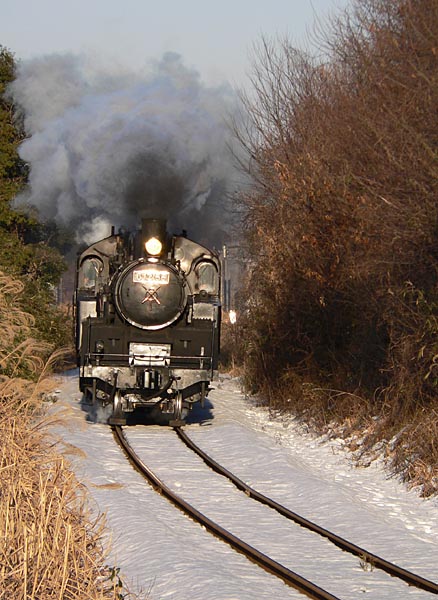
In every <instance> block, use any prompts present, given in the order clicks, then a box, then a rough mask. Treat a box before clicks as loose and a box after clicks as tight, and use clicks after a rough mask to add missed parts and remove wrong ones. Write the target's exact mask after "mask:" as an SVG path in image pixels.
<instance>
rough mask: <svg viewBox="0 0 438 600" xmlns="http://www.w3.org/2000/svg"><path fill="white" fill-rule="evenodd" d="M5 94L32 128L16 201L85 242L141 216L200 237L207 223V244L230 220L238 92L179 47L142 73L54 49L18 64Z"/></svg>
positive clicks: (131, 224)
mask: <svg viewBox="0 0 438 600" xmlns="http://www.w3.org/2000/svg"><path fill="white" fill-rule="evenodd" d="M9 93H10V95H11V97H12V99H13V100H14V101H15V103H16V104H17V105H18V106H20V107H21V108H22V111H23V115H24V118H25V128H26V131H27V133H28V134H29V136H30V137H29V138H28V139H27V140H25V141H24V142H23V143H22V145H21V147H20V155H21V157H22V158H23V159H24V160H25V161H26V162H27V163H29V165H30V182H29V183H30V185H29V187H28V189H27V191H26V192H24V193H23V194H21V195H20V196H19V197H18V198H17V205H19V206H28V205H32V206H35V207H37V209H38V211H39V214H40V216H41V217H42V218H43V219H54V220H56V221H57V222H59V223H63V224H67V225H69V227H71V228H74V230H75V231H76V232H77V238H78V239H79V240H84V241H86V242H91V241H94V240H97V239H100V238H101V237H103V236H105V235H108V234H109V231H110V226H111V225H115V226H125V227H128V228H133V227H136V226H137V225H139V223H140V219H141V217H143V216H151V217H164V218H167V219H168V221H169V225H170V228H174V229H177V228H185V229H188V230H189V232H190V233H197V234H198V235H199V229H200V228H201V227H202V237H203V238H204V239H206V240H207V239H209V240H210V242H212V241H213V242H215V241H217V240H218V236H217V233H218V230H219V231H220V229H221V227H222V224H223V227H222V228H223V229H226V228H227V224H226V222H225V221H226V217H225V214H226V205H227V192H230V191H233V188H234V187H235V182H236V181H237V179H238V174H237V172H236V171H235V169H234V167H233V160H232V157H231V155H230V152H229V150H228V147H227V146H228V142H229V140H228V137H229V132H228V129H227V127H226V123H225V118H226V117H227V115H229V114H230V113H232V112H234V108H235V107H236V97H235V95H234V93H233V92H232V90H231V89H230V88H229V87H227V86H222V87H218V88H207V87H206V86H204V85H203V84H202V82H201V81H200V78H199V75H198V73H196V72H195V71H193V70H190V69H188V68H186V67H185V66H184V64H183V63H182V60H181V58H180V57H179V56H178V55H176V54H171V53H168V54H165V55H164V57H163V58H162V60H161V61H159V62H156V63H155V64H154V65H153V66H152V68H151V70H150V72H149V73H148V74H146V75H145V74H135V73H120V72H117V71H116V70H114V69H113V70H112V71H110V70H108V68H106V69H104V68H102V67H101V66H99V67H97V66H95V65H93V64H91V63H90V62H89V61H88V60H87V59H86V58H85V57H83V56H71V55H65V56H48V57H45V58H42V59H35V60H31V61H26V62H23V63H21V64H19V68H18V73H17V79H16V80H15V81H14V82H13V83H12V84H11V86H10V90H9ZM194 229H195V231H193V230H194ZM209 230H210V235H209ZM211 232H215V233H216V237H214V236H212V234H211Z"/></svg>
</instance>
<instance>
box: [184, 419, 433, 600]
mask: <svg viewBox="0 0 438 600" xmlns="http://www.w3.org/2000/svg"><path fill="white" fill-rule="evenodd" d="M174 430H175V431H176V433H177V434H178V436H179V438H180V439H181V440H182V441H183V442H184V443H185V444H186V445H187V446H188V447H189V448H190V449H191V450H193V452H195V453H196V454H197V455H198V456H200V457H201V458H202V460H203V461H204V462H205V463H206V464H207V465H208V466H209V467H210V468H211V469H213V470H214V471H215V472H216V473H219V474H220V475H223V476H224V477H226V478H227V479H229V480H230V481H231V482H232V483H234V485H235V486H236V487H237V488H238V489H239V490H241V491H243V492H245V494H247V495H248V496H249V497H250V498H253V499H254V500H257V501H258V502H261V503H262V504H265V505H267V506H269V507H270V508H273V509H274V510H276V511H277V512H279V513H280V514H281V515H283V516H284V517H286V518H287V519H290V520H291V521H294V522H295V523H298V524H299V525H301V526H302V527H305V528H306V529H309V530H310V531H313V532H314V533H318V534H319V535H321V536H323V537H325V538H326V539H328V540H330V541H331V542H332V543H333V544H335V545H336V546H338V548H341V549H342V550H344V551H346V552H350V553H351V554H355V555H356V556H359V557H360V558H361V559H362V560H363V561H366V562H368V563H369V564H370V565H372V566H374V567H376V568H378V569H382V570H383V571H385V572H386V573H388V574H389V575H392V576H393V577H397V578H398V579H402V580H403V581H405V582H406V583H408V584H409V585H412V586H415V587H418V588H420V589H422V590H425V591H427V592H431V593H432V594H438V584H437V583H435V582H433V581H430V580H429V579H425V578H424V577H421V576H420V575H416V574H415V573H412V572H411V571H408V570H407V569H403V568H402V567H399V566H398V565H395V564H393V563H391V562H389V561H387V560H385V559H383V558H381V557H380V556H377V555H376V554H373V553H372V552H368V550H365V549H364V548H361V547H360V546H357V545H356V544H353V543H352V542H349V541H348V540H346V539H344V538H342V537H340V536H339V535H336V534H335V533H332V532H331V531H328V530H327V529H324V528H323V527H321V526H319V525H317V524H316V523H313V522H312V521H309V520H308V519H305V518H304V517H302V516H301V515H299V514H297V513H295V512H293V511H291V510H289V509H288V508H286V507H285V506H282V505H281V504H279V503H278V502H276V501H275V500H272V499H271V498H268V497H267V496H265V495H264V494H262V493H261V492H258V491H257V490H255V489H254V488H252V487H251V486H249V485H248V484H246V483H245V482H244V481H242V480H241V479H239V478H238V477H236V475H234V474H233V473H231V471H228V469H226V468H225V467H223V466H222V465H220V464H219V463H218V462H216V461H215V460H214V459H213V458H211V457H210V456H209V455H208V454H207V453H206V452H204V451H203V450H202V449H201V448H199V446H197V445H196V444H195V443H194V442H193V440H191V439H190V438H189V436H188V435H187V434H186V433H185V431H183V430H182V429H181V428H180V427H175V428H174Z"/></svg>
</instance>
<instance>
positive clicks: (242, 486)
mask: <svg viewBox="0 0 438 600" xmlns="http://www.w3.org/2000/svg"><path fill="white" fill-rule="evenodd" d="M113 432H114V436H115V438H116V440H117V442H118V444H119V445H120V446H121V447H122V449H123V451H124V453H125V454H126V455H127V457H128V458H129V460H130V461H131V463H132V464H133V465H134V466H135V467H136V468H137V470H139V471H140V472H141V473H142V475H143V476H144V477H146V478H147V480H148V481H149V482H150V484H151V485H152V486H153V487H154V488H155V489H156V490H157V491H158V492H159V493H160V494H162V495H163V496H165V497H166V498H167V499H169V500H170V501H171V502H172V503H173V504H174V505H176V506H177V507H178V508H180V509H181V510H183V511H184V512H185V513H186V514H187V515H189V516H190V517H191V518H192V519H194V520H195V521H197V522H198V523H200V524H202V525H203V526H204V527H205V528H206V529H208V530H209V531H210V532H212V533H213V534H214V535H216V536H217V537H219V538H221V539H222V540H224V541H226V542H227V543H228V544H230V545H231V546H232V547H233V548H234V549H236V550H237V551H239V552H241V553H242V554H244V555H245V556H247V557H248V558H250V559H251V560H252V561H254V562H256V563H257V564H258V565H259V566H261V567H263V568H264V569H265V570H267V571H269V572H271V573H273V574H275V575H276V576H277V577H280V578H281V579H282V580H283V581H284V582H285V583H287V584H288V585H290V586H292V587H294V588H296V589H298V590H300V591H301V592H303V593H305V594H306V595H307V596H308V597H310V598H318V599H319V598H323V599H336V596H334V595H333V594H331V593H330V592H328V591H326V590H324V589H322V588H321V587H319V586H317V585H315V584H314V583H312V582H311V581H309V580H307V579H305V578H303V577H301V576H300V575H298V574H296V573H294V572H293V571H291V570H290V569H288V568H286V567H285V566H283V565H282V564H280V563H278V562H276V561H274V560H273V559H271V558H270V557H268V556H266V555H265V554H263V553H262V552H260V551H259V550H257V549H256V548H254V547H253V546H250V545H249V544H247V543H246V542H244V541H243V540H242V539H240V538H238V537H237V536H235V535H234V534H232V533H230V532H229V531H227V530H226V529H224V528H223V527H221V526H220V525H218V524H217V523H215V522H214V521H212V520H211V519H209V518H208V517H206V516H205V515H204V514H202V513H201V512H200V511H198V510H197V509H196V508H194V507H193V506H191V505H190V504H189V503H188V502H186V501H185V500H184V499H182V498H181V497H180V496H179V495H177V494H176V493H175V492H174V491H173V490H171V489H170V488H169V487H168V486H167V485H166V484H165V483H164V482H163V481H161V480H160V479H159V477H158V476H157V475H156V474H155V473H154V472H153V471H152V470H151V469H150V468H149V467H148V466H147V465H145V463H144V462H143V461H142V460H141V458H140V457H139V456H138V455H137V454H136V453H135V451H134V450H133V448H132V447H131V446H130V444H129V442H128V440H127V439H126V437H125V435H124V433H123V430H122V428H121V427H120V426H114V427H113ZM176 433H177V435H178V437H179V438H180V439H181V440H182V441H183V442H184V443H185V444H186V445H187V446H188V447H189V448H190V449H191V450H192V451H194V452H195V453H196V454H197V455H198V456H200V457H201V458H202V460H203V461H204V462H205V463H206V464H207V465H208V466H209V467H210V468H211V469H213V470H214V471H215V472H216V473H219V474H220V475H222V476H224V477H226V478H227V479H228V480H230V481H231V482H232V483H233V484H234V485H235V486H236V487H237V488H238V489H239V490H241V491H243V492H244V493H245V494H246V495H247V496H249V497H251V498H253V499H254V500H257V501H258V502H260V503H262V504H264V505H267V506H269V507H270V508H272V509H274V510H276V511H277V512H278V513H280V514H281V515H282V516H284V517H286V518H288V519H290V520H292V521H294V522H295V523H298V524H299V525H301V526H302V527H305V528H306V529H308V530H310V531H312V532H314V533H317V534H319V535H321V536H322V537H324V538H326V539H328V540H329V541H331V542H332V543H333V544H335V545H336V546H337V547H339V548H341V549H342V550H345V551H347V552H350V553H351V554H354V555H356V556H359V557H360V558H361V560H363V561H366V562H368V563H369V564H371V565H373V566H374V567H376V568H380V569H382V570H384V571H386V572H387V573H389V574H390V575H392V576H394V577H398V578H399V579H402V580H404V581H405V582H407V583H408V584H409V585H413V586H416V587H418V588H420V589H422V590H425V591H427V592H431V593H434V594H438V585H437V584H435V583H434V582H432V581H429V580H427V579H424V578H423V577H420V576H418V575H416V574H414V573H410V572H409V571H407V570H405V569H403V568H401V567H398V566H397V565H394V564H392V563H390V562H389V561H386V560H384V559H382V558H380V557H378V556H376V555H375V554H373V553H371V552H367V551H366V550H364V549H363V548H360V547H359V546H356V545H355V544H351V543H350V542H348V541H347V540H345V539H343V538H341V537H339V536H337V535H336V534H333V533H331V532H329V531H328V530H326V529H324V528H322V527H320V526H318V525H316V524H314V523H312V522H311V521H309V520H307V519H304V518H303V517H301V516H300V515H298V514H296V513H294V512H293V511H290V510H289V509H287V508H286V507H284V506H282V505H280V504H279V503H277V502H275V501H274V500H272V499H270V498H268V497H266V496H264V495H263V494H261V493H260V492H258V491H257V490H255V489H253V488H251V487H250V486H248V485H247V484H246V483H244V482H243V481H242V480H240V479H239V478H237V477H236V476H235V475H234V474H232V473H231V472H230V471H228V470H227V469H225V468H224V467H222V466H221V465H220V464H219V463H217V462H216V461H214V460H213V459H212V458H211V457H209V456H208V455H207V454H206V453H205V452H204V451H202V450H201V449H200V448H199V447H198V446H197V445H196V444H195V443H194V442H193V441H192V440H191V439H190V438H189V437H188V436H187V434H186V433H185V432H184V431H182V430H181V429H180V428H176Z"/></svg>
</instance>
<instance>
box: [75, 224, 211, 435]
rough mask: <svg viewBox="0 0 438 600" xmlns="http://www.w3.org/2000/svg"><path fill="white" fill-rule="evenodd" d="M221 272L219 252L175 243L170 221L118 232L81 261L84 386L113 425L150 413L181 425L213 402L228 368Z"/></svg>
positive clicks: (79, 341)
mask: <svg viewBox="0 0 438 600" xmlns="http://www.w3.org/2000/svg"><path fill="white" fill-rule="evenodd" d="M220 267H221V265H220V261H219V257H218V255H217V254H216V253H215V252H212V251H210V250H208V249H207V248H205V247H204V246H202V245H200V244H197V243H195V242H194V241H192V240H190V239H188V238H187V236H186V235H185V233H184V232H183V234H182V235H173V236H170V235H168V233H167V231H166V222H165V221H164V220H161V219H144V220H143V221H142V225H141V229H140V230H139V231H136V232H134V233H124V232H122V231H121V232H119V233H117V234H116V233H115V232H114V229H113V230H112V232H111V235H110V236H109V237H107V238H105V239H103V240H100V241H98V242H96V243H94V244H92V245H91V246H89V247H88V248H87V249H86V250H84V251H83V252H82V253H81V254H80V255H79V256H78V261H77V271H76V286H75V287H76V289H75V298H74V307H75V338H76V351H77V362H78V366H79V386H80V390H81V391H82V392H83V394H84V399H85V401H86V402H88V403H90V404H92V405H93V406H94V407H95V408H96V409H98V408H101V407H103V408H105V409H106V411H107V413H108V422H109V423H110V424H125V423H126V419H127V417H128V415H129V414H130V413H133V412H134V411H135V412H137V411H143V412H146V413H147V416H149V417H150V418H151V419H152V420H153V421H154V422H157V423H164V424H169V425H172V426H179V425H182V424H183V423H184V422H185V421H184V420H185V418H186V416H187V413H188V411H189V410H190V409H191V408H192V407H193V404H194V403H195V402H199V401H200V402H201V403H203V401H204V399H205V397H206V396H207V394H208V390H209V383H210V381H211V379H212V376H213V372H214V370H215V369H217V364H218V354H219V333H220V320H221V305H220V293H221V269H220ZM108 409H109V410H108Z"/></svg>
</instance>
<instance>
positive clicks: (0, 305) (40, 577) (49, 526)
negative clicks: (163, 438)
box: [0, 273, 126, 600]
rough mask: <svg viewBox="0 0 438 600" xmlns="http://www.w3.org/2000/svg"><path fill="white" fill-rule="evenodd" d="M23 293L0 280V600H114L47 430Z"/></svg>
mask: <svg viewBox="0 0 438 600" xmlns="http://www.w3.org/2000/svg"><path fill="white" fill-rule="evenodd" d="M21 290H22V286H21V284H20V283H19V282H17V281H13V280H12V279H10V278H8V277H6V276H4V275H3V274H1V273H0V324H1V326H2V330H3V335H2V337H1V339H0V367H1V369H2V371H1V375H0V430H1V436H0V499H1V502H0V598H1V599H3V598H4V599H6V598H7V599H8V600H15V599H17V600H18V599H20V600H21V599H26V600H49V599H52V598H53V599H59V600H61V599H62V600H64V599H65V600H67V599H69V600H70V599H71V600H79V599H80V600H86V599H90V600H98V599H99V600H100V599H102V600H103V599H106V598H117V599H118V600H120V599H121V598H124V597H126V595H125V594H121V582H120V580H119V578H118V576H117V575H114V574H115V573H116V571H115V570H114V569H109V568H108V567H104V566H103V565H104V559H105V552H104V545H103V542H102V539H103V538H102V536H103V532H104V529H103V527H104V523H103V519H102V518H101V517H99V518H97V519H94V520H93V519H92V518H91V514H90V512H89V510H88V509H87V499H86V493H85V489H84V488H83V487H82V486H81V485H80V484H79V482H78V481H77V479H76V478H75V476H74V474H73V473H72V472H71V471H70V470H69V468H68V465H67V464H66V462H65V458H63V457H62V456H60V455H59V454H57V452H56V450H55V448H54V447H53V445H51V444H50V442H49V438H48V436H47V432H46V430H45V426H44V420H43V418H42V415H41V400H40V395H41V391H42V390H43V388H44V385H45V377H44V376H45V374H46V368H45V366H44V364H43V361H42V354H44V353H45V352H46V351H47V345H41V344H40V343H39V342H36V341H35V340H34V339H33V338H32V336H31V334H32V317H30V316H29V315H27V314H25V313H23V312H22V311H20V309H19V308H18V305H17V300H18V298H19V294H20V292H21ZM18 373H20V374H21V375H22V376H21V377H18V376H16V375H17V374H18ZM26 373H29V374H31V375H32V376H35V375H37V376H39V377H38V380H37V381H36V382H35V381H32V380H30V379H26V378H25V377H24V376H23V375H24V374H26Z"/></svg>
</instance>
